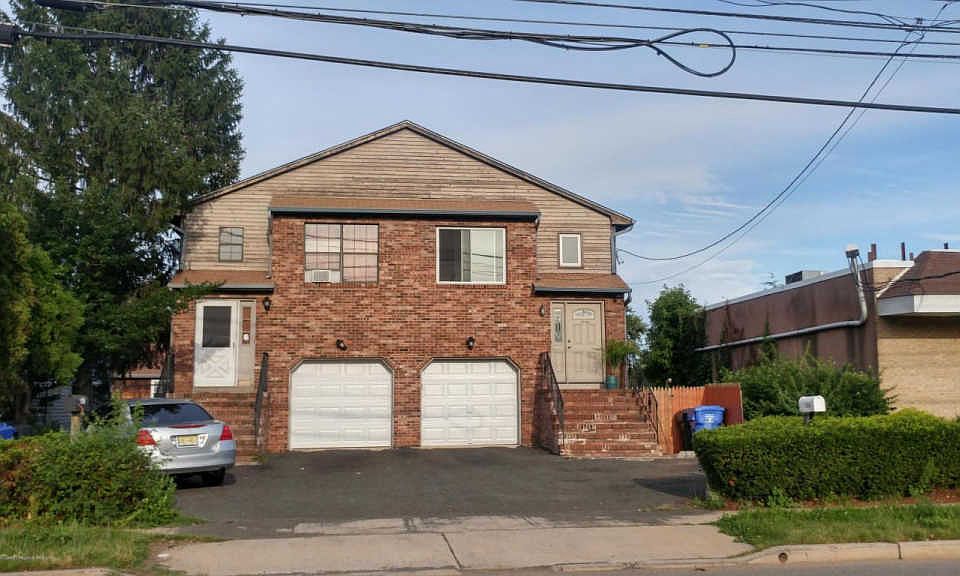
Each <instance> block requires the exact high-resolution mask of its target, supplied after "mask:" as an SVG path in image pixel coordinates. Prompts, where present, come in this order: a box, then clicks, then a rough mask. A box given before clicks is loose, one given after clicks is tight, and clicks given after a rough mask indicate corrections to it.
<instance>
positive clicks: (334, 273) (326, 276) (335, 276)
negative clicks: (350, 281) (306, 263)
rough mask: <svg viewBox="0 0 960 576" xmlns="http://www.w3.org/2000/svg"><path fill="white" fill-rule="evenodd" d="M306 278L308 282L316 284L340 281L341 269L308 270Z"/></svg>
mask: <svg viewBox="0 0 960 576" xmlns="http://www.w3.org/2000/svg"><path fill="white" fill-rule="evenodd" d="M304 280H305V281H307V282H312V283H314V284H320V283H324V282H339V281H340V271H339V270H307V271H306V273H305V274H304Z"/></svg>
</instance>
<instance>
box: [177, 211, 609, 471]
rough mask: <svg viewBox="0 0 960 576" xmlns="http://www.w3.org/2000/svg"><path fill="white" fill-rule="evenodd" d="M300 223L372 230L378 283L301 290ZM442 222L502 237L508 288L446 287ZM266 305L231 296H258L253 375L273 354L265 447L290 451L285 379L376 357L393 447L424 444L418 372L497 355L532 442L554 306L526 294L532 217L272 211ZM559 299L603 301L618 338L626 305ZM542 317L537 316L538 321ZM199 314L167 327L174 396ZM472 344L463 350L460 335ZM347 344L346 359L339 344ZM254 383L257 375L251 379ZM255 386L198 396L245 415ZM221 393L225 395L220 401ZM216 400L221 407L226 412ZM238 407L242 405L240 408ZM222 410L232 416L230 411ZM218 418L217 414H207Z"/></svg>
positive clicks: (188, 380)
mask: <svg viewBox="0 0 960 576" xmlns="http://www.w3.org/2000/svg"><path fill="white" fill-rule="evenodd" d="M306 222H325V223H355V224H377V225H378V226H379V267H378V269H379V270H378V271H379V278H378V281H377V282H376V283H371V284H363V285H346V284H309V283H306V282H304V224H305V223H306ZM439 226H468V227H482V226H492V227H502V228H505V229H506V243H507V259H506V265H507V270H506V283H505V284H503V285H443V284H438V283H437V281H436V229H437V227H439ZM271 246H272V254H271V261H272V266H271V272H272V274H271V277H272V281H273V282H274V284H275V289H274V292H273V293H272V294H270V295H269V297H270V299H271V308H270V310H269V311H268V312H267V311H265V310H264V307H263V305H262V304H263V299H264V297H265V296H266V295H264V294H259V295H258V294H230V295H222V296H214V297H223V298H230V299H236V300H254V299H255V300H256V301H257V306H256V308H255V310H256V315H257V318H256V333H255V347H256V354H257V357H256V363H257V364H256V372H257V374H256V375H257V377H259V369H260V354H261V353H262V352H267V353H268V354H269V374H268V379H269V394H268V397H267V399H266V406H265V418H264V422H265V426H264V427H265V432H266V433H265V446H264V447H265V449H266V450H268V451H271V452H278V451H284V450H286V449H287V446H288V417H289V383H290V374H291V371H293V370H294V369H295V368H296V367H297V366H298V365H299V364H300V363H301V362H302V361H304V360H308V359H310V360H313V359H346V358H349V359H361V358H363V359H379V360H381V361H383V362H384V363H385V364H386V365H387V366H388V367H389V368H390V370H391V372H392V374H393V445H394V446H397V447H400V446H418V445H419V444H420V374H421V372H422V371H423V369H424V368H425V367H426V366H427V365H429V363H430V362H431V361H432V360H433V359H438V358H445V359H471V358H472V359H481V358H498V359H506V360H508V361H510V362H511V363H512V364H513V365H514V366H515V367H516V368H517V370H518V373H519V385H520V442H521V444H523V445H527V446H529V445H532V444H533V443H534V435H535V430H534V427H535V422H534V420H535V419H534V399H535V393H536V385H537V383H538V379H539V374H538V364H539V355H540V353H541V352H545V351H549V350H550V318H549V309H550V301H551V298H550V297H549V296H548V295H538V294H534V292H533V283H534V279H535V276H534V275H535V270H536V246H537V224H536V223H535V222H532V221H517V220H509V221H500V222H490V221H484V222H478V221H475V220H472V221H471V220H468V221H461V220H440V219H415V218H409V219H408V218H378V219H366V218H360V219H358V218H338V217H323V218H304V217H302V216H279V215H275V216H274V217H273V219H272V223H271ZM558 299H560V300H564V301H575V300H591V301H603V303H604V310H605V313H604V316H605V331H606V338H607V339H608V340H609V339H611V338H617V339H622V338H623V337H624V334H625V318H624V304H623V300H622V298H611V297H606V298H599V297H590V296H589V295H584V296H574V297H570V295H564V296H563V297H562V298H558ZM541 309H542V310H543V311H544V313H543V314H542V313H541ZM194 331H195V306H191V307H190V308H189V309H187V310H186V311H184V312H183V313H181V314H179V315H177V316H176V317H175V318H174V320H173V344H174V351H175V354H176V356H175V384H174V387H175V389H174V395H176V396H187V397H189V396H194V390H193V352H194V351H193V341H194ZM468 336H472V337H473V338H474V339H475V341H476V345H475V347H474V348H473V349H472V350H470V349H468V348H467V346H466V339H467V337H468ZM338 339H340V340H343V341H344V342H345V343H346V345H347V349H346V350H345V351H341V350H339V349H338V348H337V347H336V341H337V340H338ZM254 381H256V378H255V379H254ZM251 391H252V389H251V388H250V387H237V388H231V389H220V388H217V389H208V388H204V389H203V390H202V391H199V390H198V391H197V392H198V394H197V395H198V396H199V395H200V393H201V392H202V396H203V397H205V398H212V397H214V396H217V395H220V396H228V395H229V394H234V395H235V396H233V398H235V401H234V402H232V403H231V404H230V408H229V410H230V411H231V414H230V415H231V416H234V417H236V414H233V413H232V411H234V410H242V409H243V408H242V406H246V405H247V404H249V410H252V402H253V395H252V394H249V393H250V392H251ZM220 393H223V394H220ZM221 405H222V402H221V404H218V405H217V406H218V407H219V406H221ZM238 406H241V407H240V408H238ZM223 409H224V410H227V407H226V405H223ZM212 411H214V413H215V414H216V411H217V410H216V408H212Z"/></svg>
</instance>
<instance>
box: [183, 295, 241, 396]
mask: <svg viewBox="0 0 960 576" xmlns="http://www.w3.org/2000/svg"><path fill="white" fill-rule="evenodd" d="M239 326H240V323H239V322H238V318H237V303H236V302H233V301H231V300H207V301H204V302H199V303H198V304H197V327H196V339H195V344H194V348H195V350H196V353H195V358H194V370H193V385H194V386H235V385H236V384H237V349H238V341H239V335H240V328H239Z"/></svg>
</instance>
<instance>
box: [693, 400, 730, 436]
mask: <svg viewBox="0 0 960 576" xmlns="http://www.w3.org/2000/svg"><path fill="white" fill-rule="evenodd" d="M726 411H727V409H726V408H724V407H723V406H697V407H696V408H694V409H692V410H689V411H688V412H687V418H688V419H689V420H690V421H691V422H690V424H691V428H693V433H694V434H696V433H697V432H699V431H700V430H713V429H714V428H719V427H721V426H723V415H724V413H725V412H726Z"/></svg>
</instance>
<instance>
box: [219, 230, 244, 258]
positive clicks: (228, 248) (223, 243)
mask: <svg viewBox="0 0 960 576" xmlns="http://www.w3.org/2000/svg"><path fill="white" fill-rule="evenodd" d="M220 261H221V262H242V261H243V228H236V227H224V228H221V229H220Z"/></svg>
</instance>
